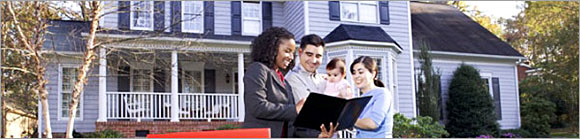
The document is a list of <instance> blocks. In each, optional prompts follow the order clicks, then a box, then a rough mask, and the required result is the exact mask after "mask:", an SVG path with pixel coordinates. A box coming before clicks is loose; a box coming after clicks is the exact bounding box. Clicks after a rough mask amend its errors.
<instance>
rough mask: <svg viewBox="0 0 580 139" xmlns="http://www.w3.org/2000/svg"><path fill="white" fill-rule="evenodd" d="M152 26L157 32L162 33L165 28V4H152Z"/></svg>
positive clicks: (159, 2)
mask: <svg viewBox="0 0 580 139" xmlns="http://www.w3.org/2000/svg"><path fill="white" fill-rule="evenodd" d="M153 5H155V6H153V7H155V9H154V10H153V13H154V14H153V23H155V24H154V25H153V27H154V29H155V30H157V31H163V30H164V28H165V2H164V1H155V2H153Z"/></svg>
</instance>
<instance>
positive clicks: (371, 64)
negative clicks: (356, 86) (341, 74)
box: [350, 56, 385, 87]
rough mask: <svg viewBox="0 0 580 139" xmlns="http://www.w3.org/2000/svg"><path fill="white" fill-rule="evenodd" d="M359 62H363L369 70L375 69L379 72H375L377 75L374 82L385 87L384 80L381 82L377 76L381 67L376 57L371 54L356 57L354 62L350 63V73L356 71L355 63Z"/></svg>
mask: <svg viewBox="0 0 580 139" xmlns="http://www.w3.org/2000/svg"><path fill="white" fill-rule="evenodd" d="M357 63H362V64H363V65H364V67H365V68H366V69H367V70H369V72H371V73H373V71H374V72H375V73H377V74H375V77H373V80H374V81H373V82H374V84H375V86H378V87H385V84H384V83H383V82H381V81H380V80H379V79H377V76H378V75H379V67H378V65H377V61H375V59H373V58H371V57H369V56H360V57H358V58H356V59H355V60H354V61H353V62H352V64H351V65H350V73H351V74H352V73H354V65H355V64H357Z"/></svg>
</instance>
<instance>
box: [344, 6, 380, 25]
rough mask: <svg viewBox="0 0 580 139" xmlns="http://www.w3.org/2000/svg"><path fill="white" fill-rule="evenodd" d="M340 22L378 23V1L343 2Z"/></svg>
mask: <svg viewBox="0 0 580 139" xmlns="http://www.w3.org/2000/svg"><path fill="white" fill-rule="evenodd" d="M340 20H341V21H352V22H362V23H378V3H377V2H376V1H341V2H340Z"/></svg>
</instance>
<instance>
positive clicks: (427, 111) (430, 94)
mask: <svg viewBox="0 0 580 139" xmlns="http://www.w3.org/2000/svg"><path fill="white" fill-rule="evenodd" d="M419 44H420V45H421V53H420V54H419V62H420V63H421V71H420V76H419V77H418V79H419V83H418V84H417V85H418V87H419V88H418V89H417V107H418V110H419V115H421V116H429V117H431V118H433V119H434V120H436V121H437V120H439V119H440V118H441V102H440V101H441V89H440V88H441V86H440V82H441V73H440V72H439V69H437V71H435V69H433V63H432V61H431V54H430V52H429V46H428V45H427V43H426V42H424V41H420V42H419Z"/></svg>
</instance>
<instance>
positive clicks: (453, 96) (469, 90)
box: [445, 64, 499, 137]
mask: <svg viewBox="0 0 580 139" xmlns="http://www.w3.org/2000/svg"><path fill="white" fill-rule="evenodd" d="M446 109H447V120H448V122H447V125H446V126H445V129H446V130H447V131H448V132H449V133H450V134H451V136H452V137H477V136H479V135H494V136H495V135H498V133H499V125H498V124H497V121H496V120H497V117H496V114H495V107H494V104H493V100H492V98H491V95H490V94H489V92H488V90H487V88H486V87H485V84H484V82H483V80H482V79H481V76H479V71H477V69H475V68H474V67H472V66H468V65H465V64H461V66H459V67H458V68H457V70H455V72H454V73H453V79H452V80H451V83H450V85H449V99H448V100H447V108H446Z"/></svg>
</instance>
